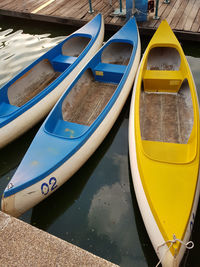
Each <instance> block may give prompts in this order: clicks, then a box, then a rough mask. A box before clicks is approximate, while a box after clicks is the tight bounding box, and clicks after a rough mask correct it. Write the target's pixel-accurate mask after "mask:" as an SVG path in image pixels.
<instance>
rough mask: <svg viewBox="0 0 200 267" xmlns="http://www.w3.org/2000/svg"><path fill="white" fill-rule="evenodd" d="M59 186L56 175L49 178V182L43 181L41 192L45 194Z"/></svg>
mask: <svg viewBox="0 0 200 267" xmlns="http://www.w3.org/2000/svg"><path fill="white" fill-rule="evenodd" d="M56 187H57V180H56V178H55V177H51V178H50V179H49V183H48V184H47V183H43V184H42V185H41V192H42V194H43V195H47V194H48V193H49V191H53V190H54V189H56Z"/></svg>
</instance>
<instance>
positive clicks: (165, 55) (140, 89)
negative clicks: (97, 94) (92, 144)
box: [129, 21, 200, 266]
mask: <svg viewBox="0 0 200 267" xmlns="http://www.w3.org/2000/svg"><path fill="white" fill-rule="evenodd" d="M129 120H130V122H129V153H130V164H131V172H132V178H133V184H134V189H135V193H136V197H137V201H138V205H139V208H140V211H141V214H142V217H143V221H144V224H145V227H146V229H147V232H148V234H149V237H150V239H151V242H152V244H153V246H154V249H155V251H156V253H157V255H158V257H159V259H160V262H161V263H162V265H163V266H179V264H180V261H181V259H182V257H183V254H184V252H185V249H186V248H191V247H192V245H193V244H192V243H191V242H190V243H188V241H189V238H190V235H191V231H192V226H193V223H194V218H195V213H196V209H197V204H198V198H199V187H200V182H199V181H200V179H199V105H198V99H197V94H196V88H195V84H194V80H193V77H192V74H191V71H190V68H189V65H188V63H187V60H186V57H185V55H184V52H183V50H182V48H181V46H180V44H179V42H178V40H177V39H176V37H175V35H174V33H173V32H172V30H171V29H170V27H169V25H168V23H167V22H166V21H163V22H162V23H161V25H160V26H159V28H158V30H157V31H156V33H155V34H154V36H153V38H152V40H151V41H150V43H149V45H148V47H147V49H146V51H145V53H144V56H143V58H142V61H141V64H140V67H139V69H138V73H137V78H136V81H135V86H134V91H133V96H132V101H131V109H130V118H129Z"/></svg>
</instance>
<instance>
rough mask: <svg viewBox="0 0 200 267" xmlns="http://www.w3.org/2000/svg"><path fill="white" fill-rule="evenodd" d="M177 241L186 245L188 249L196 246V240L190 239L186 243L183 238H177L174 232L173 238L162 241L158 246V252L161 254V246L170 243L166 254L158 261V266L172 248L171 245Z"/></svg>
mask: <svg viewBox="0 0 200 267" xmlns="http://www.w3.org/2000/svg"><path fill="white" fill-rule="evenodd" d="M176 242H179V243H181V244H182V245H184V246H185V248H186V249H193V247H194V242H193V241H188V242H187V243H184V242H183V241H182V240H181V239H178V238H176V236H175V234H173V239H172V240H167V241H165V242H164V243H162V244H160V245H159V246H157V249H156V251H157V253H158V254H159V249H160V248H161V247H163V246H164V245H167V244H169V243H170V245H169V247H168V249H167V250H166V251H165V253H164V255H163V256H162V258H161V259H160V261H159V262H158V264H157V265H156V267H158V266H159V265H160V264H161V263H162V261H163V259H164V257H165V256H166V254H167V252H168V251H169V250H170V248H171V247H172V246H173V244H175V243H176Z"/></svg>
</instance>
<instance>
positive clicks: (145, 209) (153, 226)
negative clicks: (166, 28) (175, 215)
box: [129, 67, 200, 267]
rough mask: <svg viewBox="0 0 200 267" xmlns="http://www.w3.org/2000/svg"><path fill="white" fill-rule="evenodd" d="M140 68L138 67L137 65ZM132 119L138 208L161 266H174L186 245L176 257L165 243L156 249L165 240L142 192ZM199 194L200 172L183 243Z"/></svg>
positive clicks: (132, 115)
mask: <svg viewBox="0 0 200 267" xmlns="http://www.w3.org/2000/svg"><path fill="white" fill-rule="evenodd" d="M139 69H140V67H139ZM138 74H139V71H138V73H137V76H136V79H135V86H134V89H133V95H132V99H131V107H130V114H131V117H132V118H134V116H135V105H134V103H135V94H136V86H137V82H138ZM134 127H135V126H134V120H133V119H130V120H129V144H131V146H129V155H130V159H131V160H130V167H131V174H132V178H133V179H132V180H133V185H134V191H135V194H136V198H137V203H138V206H139V209H140V213H141V215H142V219H143V222H144V224H145V228H146V230H147V233H148V235H149V238H150V240H151V242H152V245H153V247H154V250H155V251H156V254H157V256H158V258H159V259H160V260H161V259H162V266H163V267H169V266H170V267H175V266H179V264H180V262H181V260H182V258H183V255H184V253H185V250H186V247H185V246H183V245H182V246H181V248H180V250H179V253H178V255H177V257H176V258H174V257H173V256H172V254H171V252H170V250H169V247H168V246H167V245H166V244H165V245H164V246H162V247H160V248H159V251H158V244H164V243H165V240H164V238H163V236H162V234H161V232H160V229H159V227H158V225H157V222H156V220H155V218H154V216H153V214H152V211H151V209H150V206H149V203H148V200H147V197H146V194H145V192H144V188H143V184H142V181H141V177H140V172H139V169H138V164H137V155H136V142H135V132H134V130H133V129H134ZM199 194H200V174H199V175H198V183H197V188H196V194H195V197H194V204H193V208H192V211H191V215H190V218H189V221H188V224H187V227H186V232H185V236H184V239H183V240H182V241H183V243H184V244H186V243H187V242H188V241H189V238H190V236H191V233H192V229H193V224H194V219H195V215H196V211H197V207H198V202H199Z"/></svg>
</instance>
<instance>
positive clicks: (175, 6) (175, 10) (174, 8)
mask: <svg viewBox="0 0 200 267" xmlns="http://www.w3.org/2000/svg"><path fill="white" fill-rule="evenodd" d="M181 4H182V0H177V1H176V3H175V5H174V6H173V8H172V9H171V11H170V13H169V14H168V16H167V17H166V20H167V22H168V23H169V24H170V23H171V21H172V19H173V17H174V16H175V14H176V12H177V10H178V9H179V7H180V5H181Z"/></svg>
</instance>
